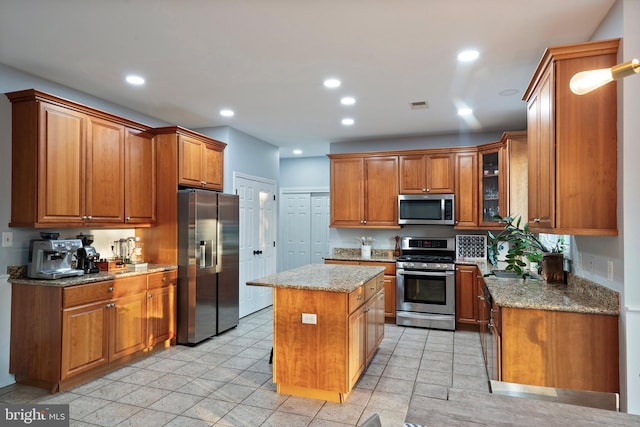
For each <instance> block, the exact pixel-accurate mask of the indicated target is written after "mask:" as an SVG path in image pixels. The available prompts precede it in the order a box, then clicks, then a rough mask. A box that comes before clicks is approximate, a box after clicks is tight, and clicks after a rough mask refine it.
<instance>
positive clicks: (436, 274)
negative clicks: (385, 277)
mask: <svg viewBox="0 0 640 427" xmlns="http://www.w3.org/2000/svg"><path fill="white" fill-rule="evenodd" d="M396 274H398V275H400V276H430V277H447V276H453V275H454V274H455V272H454V271H443V272H440V271H417V270H398V271H396Z"/></svg>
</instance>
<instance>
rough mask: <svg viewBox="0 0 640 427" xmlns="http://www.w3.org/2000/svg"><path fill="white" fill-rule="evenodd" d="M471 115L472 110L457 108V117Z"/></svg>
mask: <svg viewBox="0 0 640 427" xmlns="http://www.w3.org/2000/svg"><path fill="white" fill-rule="evenodd" d="M471 113H473V110H472V109H471V108H459V109H458V115H459V116H470V115H471Z"/></svg>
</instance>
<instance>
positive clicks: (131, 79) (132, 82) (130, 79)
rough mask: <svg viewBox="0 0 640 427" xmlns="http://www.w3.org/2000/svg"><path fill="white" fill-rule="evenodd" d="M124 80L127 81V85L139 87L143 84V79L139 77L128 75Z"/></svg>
mask: <svg viewBox="0 0 640 427" xmlns="http://www.w3.org/2000/svg"><path fill="white" fill-rule="evenodd" d="M125 80H126V81H127V83H129V84H130V85H135V86H140V85H143V84H144V78H142V77H140V76H136V75H134V74H130V75H128V76H127V77H126V78H125Z"/></svg>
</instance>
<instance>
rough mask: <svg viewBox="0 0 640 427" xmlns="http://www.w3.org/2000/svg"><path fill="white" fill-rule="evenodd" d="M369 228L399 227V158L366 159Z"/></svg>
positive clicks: (366, 195) (365, 219)
mask: <svg viewBox="0 0 640 427" xmlns="http://www.w3.org/2000/svg"><path fill="white" fill-rule="evenodd" d="M365 186H366V189H365V200H364V206H365V215H364V221H365V225H367V226H396V227H397V226H398V157H397V156H385V157H371V158H366V159H365Z"/></svg>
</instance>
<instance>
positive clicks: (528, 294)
mask: <svg viewBox="0 0 640 427" xmlns="http://www.w3.org/2000/svg"><path fill="white" fill-rule="evenodd" d="M458 264H475V265H477V266H478V267H479V268H480V272H481V273H482V274H483V275H484V274H487V273H490V272H491V268H492V265H491V264H489V263H487V262H458ZM483 279H484V282H485V283H486V285H487V288H488V289H489V292H490V293H491V297H492V298H493V300H494V301H495V302H496V303H497V304H498V305H499V306H500V307H512V308H526V309H537V310H550V311H567V312H574V313H589V314H604V315H611V316H617V315H619V314H620V301H619V294H618V292H616V291H614V290H612V289H609V288H606V287H604V286H601V285H598V284H596V283H594V282H591V281H589V280H586V279H583V278H581V277H578V276H575V275H573V274H570V275H569V279H568V283H566V284H553V283H547V282H546V281H545V280H543V279H526V280H523V279H522V278H514V279H503V278H497V277H495V276H485V277H483Z"/></svg>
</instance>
